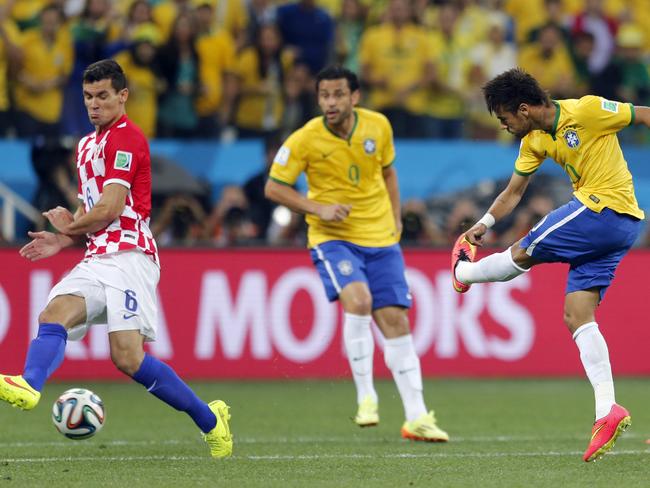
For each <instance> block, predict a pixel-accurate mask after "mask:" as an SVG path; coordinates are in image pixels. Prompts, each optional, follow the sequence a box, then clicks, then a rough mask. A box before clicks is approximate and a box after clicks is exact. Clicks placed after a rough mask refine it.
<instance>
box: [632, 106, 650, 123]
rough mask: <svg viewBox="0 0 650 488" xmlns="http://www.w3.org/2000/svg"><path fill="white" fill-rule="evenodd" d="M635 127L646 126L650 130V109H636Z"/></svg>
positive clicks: (637, 107)
mask: <svg viewBox="0 0 650 488" xmlns="http://www.w3.org/2000/svg"><path fill="white" fill-rule="evenodd" d="M634 125H645V126H646V127H648V128H650V107H641V106H636V107H634Z"/></svg>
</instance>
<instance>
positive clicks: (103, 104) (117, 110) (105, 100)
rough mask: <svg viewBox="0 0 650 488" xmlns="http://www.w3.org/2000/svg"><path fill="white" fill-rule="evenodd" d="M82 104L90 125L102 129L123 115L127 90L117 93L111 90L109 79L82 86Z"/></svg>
mask: <svg viewBox="0 0 650 488" xmlns="http://www.w3.org/2000/svg"><path fill="white" fill-rule="evenodd" d="M83 95H84V104H85V105H86V110H88V118H89V119H90V123H91V124H93V125H94V126H95V127H99V128H103V127H106V126H108V125H111V124H112V123H113V122H115V121H116V120H117V119H119V118H120V117H121V116H122V115H123V114H124V113H125V110H124V104H125V103H126V99H127V98H128V96H129V90H128V89H126V88H125V89H124V90H120V91H119V92H118V91H116V90H115V88H113V85H112V84H111V80H110V79H106V80H100V81H96V82H94V83H84V84H83Z"/></svg>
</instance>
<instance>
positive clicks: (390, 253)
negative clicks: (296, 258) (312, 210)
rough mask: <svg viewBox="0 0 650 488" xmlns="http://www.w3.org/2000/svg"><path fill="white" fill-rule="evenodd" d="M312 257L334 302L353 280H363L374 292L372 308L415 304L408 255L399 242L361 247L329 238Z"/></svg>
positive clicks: (313, 250) (314, 249) (314, 250)
mask: <svg viewBox="0 0 650 488" xmlns="http://www.w3.org/2000/svg"><path fill="white" fill-rule="evenodd" d="M310 252H311V260H312V262H313V263H314V265H315V266H316V269H317V270H318V273H319V275H320V277H321V280H322V281H323V285H324V286H325V293H327V298H328V299H329V301H330V302H333V301H335V300H337V299H338V297H339V293H341V290H342V289H343V288H345V287H346V285H348V284H349V283H352V282H353V281H363V282H364V283H366V284H367V285H368V288H369V289H370V294H371V295H372V309H373V310H376V309H378V308H382V307H388V306H399V307H405V308H410V307H411V302H412V299H411V293H410V291H409V287H408V283H407V282H406V276H405V273H404V271H405V266H404V256H402V249H401V248H400V246H399V244H394V245H392V246H387V247H364V246H357V245H356V244H352V243H350V242H347V241H327V242H323V243H321V244H318V245H317V246H314V247H313V248H312V249H311V250H310Z"/></svg>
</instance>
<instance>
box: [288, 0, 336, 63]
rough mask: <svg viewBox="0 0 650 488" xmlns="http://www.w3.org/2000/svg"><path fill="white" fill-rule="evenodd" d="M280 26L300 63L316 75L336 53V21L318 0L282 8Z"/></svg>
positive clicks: (297, 2)
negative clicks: (334, 52)
mask: <svg viewBox="0 0 650 488" xmlns="http://www.w3.org/2000/svg"><path fill="white" fill-rule="evenodd" d="M277 23H278V27H279V28H280V33H281V34H282V38H283V39H284V42H285V43H286V44H287V46H289V47H291V48H293V49H295V50H296V61H297V62H298V63H301V64H304V65H306V66H307V67H308V68H309V73H310V75H311V76H314V75H315V74H316V73H318V72H319V71H320V70H321V69H322V68H323V67H324V66H325V64H326V63H327V62H328V61H329V60H330V58H331V57H332V55H333V51H334V30H335V29H334V21H333V19H332V17H330V15H329V14H328V13H327V12H326V11H325V10H323V9H321V8H319V7H317V6H316V2H315V0H298V1H296V2H291V3H288V4H287V5H282V6H280V7H278V10H277Z"/></svg>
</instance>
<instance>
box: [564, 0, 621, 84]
mask: <svg viewBox="0 0 650 488" xmlns="http://www.w3.org/2000/svg"><path fill="white" fill-rule="evenodd" d="M603 2H604V0H585V3H584V10H582V11H581V12H579V13H578V14H577V15H576V16H574V17H573V19H572V21H571V30H572V32H573V33H574V34H578V33H583V32H589V33H590V34H592V35H593V36H594V49H592V51H591V53H590V54H589V58H588V59H587V65H588V68H589V71H590V72H591V73H593V74H596V75H597V74H599V73H600V72H601V71H603V70H604V69H605V68H606V67H607V66H608V65H609V63H610V60H611V57H612V55H613V54H614V50H615V46H616V43H615V38H616V31H617V29H618V23H617V21H616V19H614V18H612V17H610V16H608V15H607V14H606V13H605V10H604V8H603Z"/></svg>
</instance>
